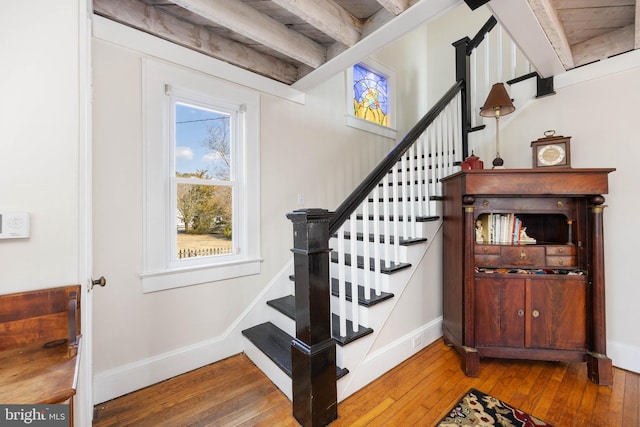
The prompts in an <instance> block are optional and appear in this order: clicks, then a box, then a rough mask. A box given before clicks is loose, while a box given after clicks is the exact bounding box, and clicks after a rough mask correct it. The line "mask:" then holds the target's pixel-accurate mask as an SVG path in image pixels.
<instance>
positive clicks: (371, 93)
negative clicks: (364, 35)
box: [353, 64, 389, 126]
mask: <svg viewBox="0 0 640 427" xmlns="http://www.w3.org/2000/svg"><path fill="white" fill-rule="evenodd" d="M353 113H354V115H355V116H356V117H359V118H361V119H365V120H368V121H370V122H373V123H377V124H379V125H382V126H389V94H388V82H387V78H386V77H385V76H383V75H381V74H379V73H376V72H375V71H372V70H370V69H368V68H366V67H364V66H363V65H362V64H356V65H354V66H353Z"/></svg>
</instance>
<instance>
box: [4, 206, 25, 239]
mask: <svg viewBox="0 0 640 427" xmlns="http://www.w3.org/2000/svg"><path fill="white" fill-rule="evenodd" d="M29 231H30V224H29V213H28V212H4V213H0V239H26V238H28V237H29Z"/></svg>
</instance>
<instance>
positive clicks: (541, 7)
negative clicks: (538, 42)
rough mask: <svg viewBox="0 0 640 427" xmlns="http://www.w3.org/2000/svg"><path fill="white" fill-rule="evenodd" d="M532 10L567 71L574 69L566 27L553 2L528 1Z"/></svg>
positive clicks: (542, 0)
mask: <svg viewBox="0 0 640 427" xmlns="http://www.w3.org/2000/svg"><path fill="white" fill-rule="evenodd" d="M528 1H529V6H530V7H531V10H532V11H533V13H534V14H535V15H536V18H537V19H538V22H539V23H540V26H541V27H542V29H543V30H544V32H545V34H546V35H547V38H548V39H549V42H550V43H551V45H552V46H553V47H554V49H555V51H556V54H557V55H558V58H559V59H560V62H562V65H563V66H564V68H565V69H566V70H568V69H570V68H574V66H575V65H574V61H573V55H572V53H571V47H570V46H569V42H568V41H567V37H566V35H565V33H564V27H563V26H562V23H561V22H560V19H559V18H558V14H557V13H556V10H555V9H554V7H553V5H552V4H551V0H528Z"/></svg>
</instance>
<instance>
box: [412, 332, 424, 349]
mask: <svg viewBox="0 0 640 427" xmlns="http://www.w3.org/2000/svg"><path fill="white" fill-rule="evenodd" d="M422 342H423V339H422V334H420V335H416V336H415V337H413V340H412V343H413V348H418V347H421V346H422Z"/></svg>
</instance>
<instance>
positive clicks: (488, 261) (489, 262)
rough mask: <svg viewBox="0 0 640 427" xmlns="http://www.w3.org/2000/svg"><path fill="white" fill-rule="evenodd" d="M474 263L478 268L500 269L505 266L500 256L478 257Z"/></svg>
mask: <svg viewBox="0 0 640 427" xmlns="http://www.w3.org/2000/svg"><path fill="white" fill-rule="evenodd" d="M474 261H475V263H476V266H478V267H500V266H501V265H503V263H502V258H501V257H500V255H476V256H475V257H474Z"/></svg>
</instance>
